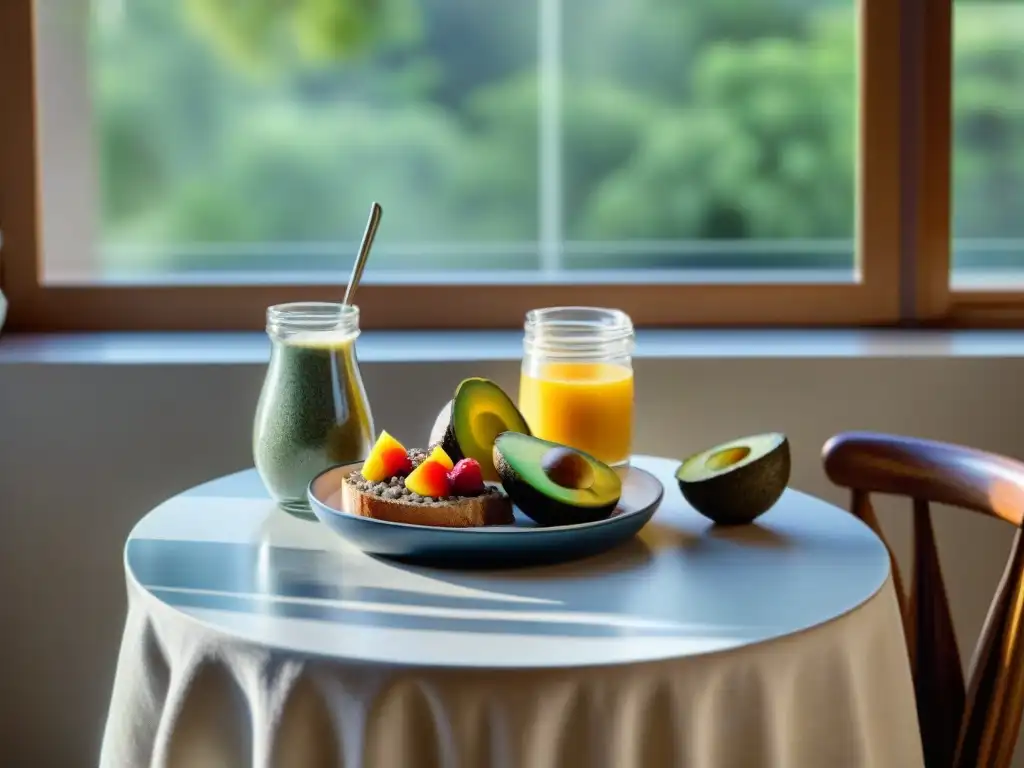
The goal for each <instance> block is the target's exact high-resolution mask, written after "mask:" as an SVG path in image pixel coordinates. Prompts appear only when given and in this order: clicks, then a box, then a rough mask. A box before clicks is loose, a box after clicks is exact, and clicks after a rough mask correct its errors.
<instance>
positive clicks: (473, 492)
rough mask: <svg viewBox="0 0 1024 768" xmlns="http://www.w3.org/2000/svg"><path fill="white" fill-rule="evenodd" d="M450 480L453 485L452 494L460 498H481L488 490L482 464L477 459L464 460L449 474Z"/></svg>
mask: <svg viewBox="0 0 1024 768" xmlns="http://www.w3.org/2000/svg"><path fill="white" fill-rule="evenodd" d="M448 479H449V480H451V483H452V493H454V494H456V495H458V496H479V495H480V494H481V493H483V492H484V491H485V490H487V486H485V485H484V476H483V473H482V472H481V471H480V462H479V461H477V460H476V459H462V460H461V461H460V462H459V463H458V464H456V465H455V467H454V468H453V469H452V471H451V472H449V473H448Z"/></svg>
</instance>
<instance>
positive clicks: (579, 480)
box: [540, 447, 594, 491]
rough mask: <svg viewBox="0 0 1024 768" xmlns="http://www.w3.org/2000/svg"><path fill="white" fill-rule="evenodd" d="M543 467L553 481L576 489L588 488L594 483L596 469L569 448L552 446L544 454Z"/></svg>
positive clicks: (541, 463)
mask: <svg viewBox="0 0 1024 768" xmlns="http://www.w3.org/2000/svg"><path fill="white" fill-rule="evenodd" d="M540 465H541V469H543V470H544V474H546V475H547V476H548V478H549V479H550V480H551V482H553V483H556V484H558V485H560V486H561V487H563V488H571V489H573V490H576V491H582V490H586V489H587V488H590V486H592V485H593V484H594V470H593V468H591V466H590V464H588V463H587V460H586V459H585V458H583V456H581V455H580V454H578V453H576V452H575V451H571V450H569V449H568V448H562V447H558V448H552V449H551V450H550V451H548V452H547V453H545V454H544V458H543V459H541V462H540Z"/></svg>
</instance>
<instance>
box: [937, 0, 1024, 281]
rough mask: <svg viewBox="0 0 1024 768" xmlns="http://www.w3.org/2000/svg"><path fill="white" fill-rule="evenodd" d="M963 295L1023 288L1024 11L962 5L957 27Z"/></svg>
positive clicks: (956, 276)
mask: <svg viewBox="0 0 1024 768" xmlns="http://www.w3.org/2000/svg"><path fill="white" fill-rule="evenodd" d="M953 23H954V26H953V35H954V49H953V50H954V60H953V67H954V71H953V82H954V88H953V130H954V134H953V136H954V138H953V236H954V247H953V259H952V272H953V274H952V279H953V285H954V286H955V287H957V288H1001V289H1005V288H1007V287H1008V286H1012V287H1016V286H1014V285H1013V284H1014V283H1016V284H1019V283H1021V282H1024V101H1022V98H1021V94H1024V4H1022V3H1020V2H972V1H971V0H958V2H957V4H956V6H955V15H954V19H953Z"/></svg>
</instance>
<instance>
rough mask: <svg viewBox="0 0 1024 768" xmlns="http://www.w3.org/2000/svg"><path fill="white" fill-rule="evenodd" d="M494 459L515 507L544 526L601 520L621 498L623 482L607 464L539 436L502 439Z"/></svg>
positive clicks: (509, 434)
mask: <svg viewBox="0 0 1024 768" xmlns="http://www.w3.org/2000/svg"><path fill="white" fill-rule="evenodd" d="M493 460H494V468H495V469H496V470H497V472H498V475H499V476H500V477H501V484H502V486H503V487H504V488H505V492H506V493H507V494H508V495H509V498H510V499H512V503H513V504H515V505H516V506H517V507H519V509H520V510H522V511H523V513H524V514H525V515H527V516H529V517H530V518H531V519H532V520H534V521H536V522H537V523H539V524H540V525H573V524H577V523H590V522H593V521H595V520H603V519H604V518H606V517H608V516H610V515H611V513H612V512H613V511H615V505H616V504H618V503H619V497H620V496H621V495H622V478H620V477H619V474H618V473H617V472H616V471H615V470H614V469H612V468H611V467H609V466H608V465H607V464H604V463H602V462H600V461H598V460H597V459H595V458H594V457H593V456H591V455H589V454H586V453H583V452H582V451H577V450H576V449H574V448H569V447H567V446H564V445H559V444H558V443H551V442H548V441H547V440H541V439H540V438H539V437H531V436H530V435H526V434H517V433H515V432H505V433H504V434H501V435H498V438H497V439H496V440H495V441H494V456H493Z"/></svg>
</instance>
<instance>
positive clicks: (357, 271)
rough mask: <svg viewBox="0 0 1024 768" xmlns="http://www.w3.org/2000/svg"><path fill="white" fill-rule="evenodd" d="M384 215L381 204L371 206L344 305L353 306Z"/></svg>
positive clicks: (349, 279) (346, 290)
mask: <svg viewBox="0 0 1024 768" xmlns="http://www.w3.org/2000/svg"><path fill="white" fill-rule="evenodd" d="M383 213H384V211H383V209H381V207H380V203H374V204H373V205H371V206H370V218H369V220H368V221H367V222H366V231H365V232H363V241H362V242H361V243H360V244H359V255H358V256H356V263H355V264H353V265H352V274H351V275H350V276H349V278H348V288H346V289H345V300H344V301H343V302H342V303H343V304H346V305H348V304H351V303H352V299H353V298H354V297H355V295H356V289H357V288H358V287H359V281H360V280H362V278H363V268H364V267H365V266H366V260H367V258H369V256H370V249H371V248H372V247H373V238H374V237H376V236H377V227H379V226H380V217H381V215H382V214H383Z"/></svg>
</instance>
